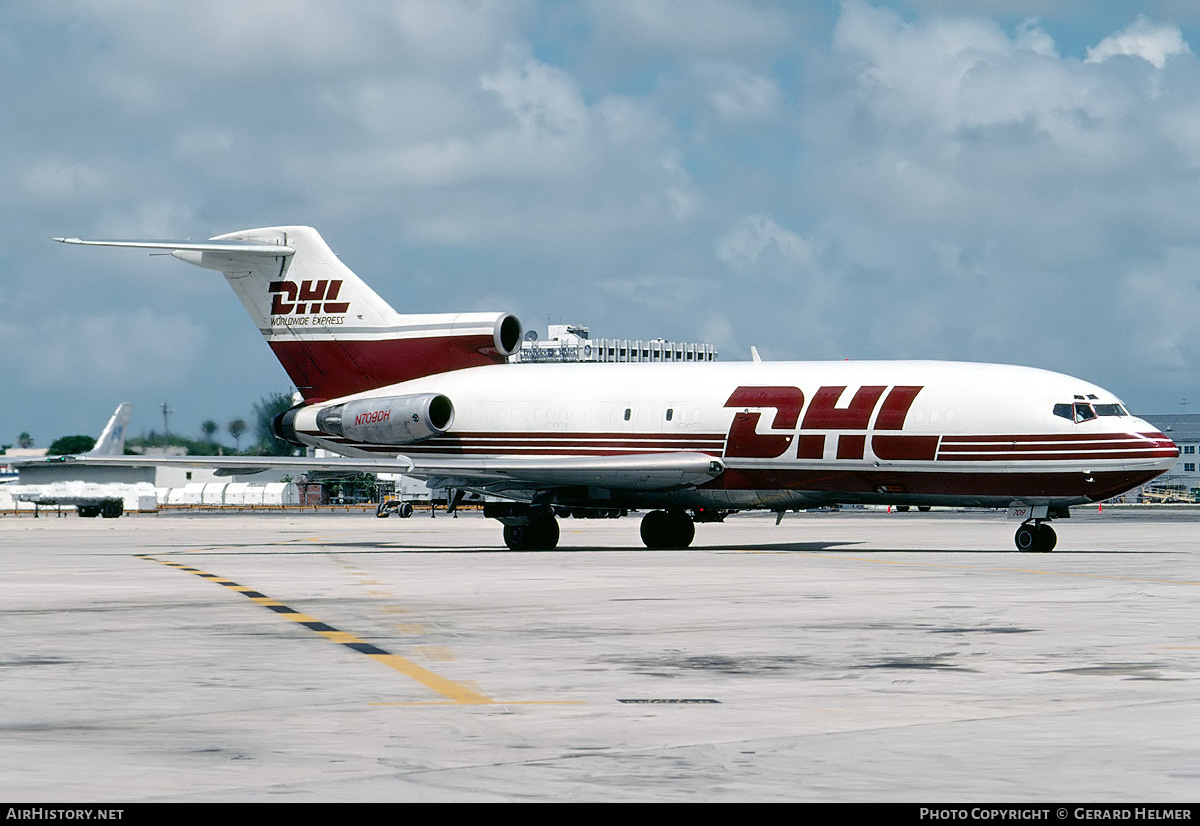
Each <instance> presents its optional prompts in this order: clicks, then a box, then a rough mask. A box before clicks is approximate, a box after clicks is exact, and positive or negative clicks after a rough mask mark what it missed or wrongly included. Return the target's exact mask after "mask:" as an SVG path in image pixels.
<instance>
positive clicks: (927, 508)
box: [917, 505, 930, 513]
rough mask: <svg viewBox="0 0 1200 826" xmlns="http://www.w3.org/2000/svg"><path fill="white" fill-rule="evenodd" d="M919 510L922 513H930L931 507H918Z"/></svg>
mask: <svg viewBox="0 0 1200 826" xmlns="http://www.w3.org/2000/svg"><path fill="white" fill-rule="evenodd" d="M917 510H919V511H920V512H921V513H929V510H930V508H929V505H917Z"/></svg>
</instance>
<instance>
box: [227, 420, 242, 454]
mask: <svg viewBox="0 0 1200 826" xmlns="http://www.w3.org/2000/svg"><path fill="white" fill-rule="evenodd" d="M226 429H227V430H228V431H229V435H230V436H232V437H233V445H234V450H241V449H242V434H243V433H245V432H246V422H245V420H243V419H234V420H233V421H232V422H230V423H229V424H228V425H226Z"/></svg>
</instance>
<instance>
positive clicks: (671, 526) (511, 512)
mask: <svg viewBox="0 0 1200 826" xmlns="http://www.w3.org/2000/svg"><path fill="white" fill-rule="evenodd" d="M489 511H490V513H489ZM484 515H485V516H489V517H491V518H493V519H499V520H500V521H501V522H503V523H504V544H505V545H507V546H508V547H509V549H510V550H514V551H552V550H554V549H555V548H556V547H557V546H558V538H559V529H558V519H557V518H556V517H555V515H554V509H553V508H531V507H525V506H514V505H509V504H503V505H485V506H484ZM722 515H723V514H717V515H715V516H714V517H713V518H711V519H708V520H706V519H705V518H704V517H705V514H703V513H701V514H699V516H698V517H697V518H699V519H700V520H701V521H720V516H722ZM641 534H642V542H644V543H645V544H646V547H647V548H651V549H654V550H664V549H668V548H686V547H688V546H689V545H691V544H692V540H693V539H694V538H695V537H696V525H695V523H694V522H693V520H692V517H691V516H690V515H689V514H688V513H687V511H683V510H675V509H672V510H659V511H650V513H648V514H646V515H645V516H643V517H642V526H641Z"/></svg>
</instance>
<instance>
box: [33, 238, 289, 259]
mask: <svg viewBox="0 0 1200 826" xmlns="http://www.w3.org/2000/svg"><path fill="white" fill-rule="evenodd" d="M50 240H52V241H58V242H60V243H63V244H79V245H82V246H85V247H134V248H135V249H147V250H172V251H174V250H186V251H188V252H227V253H231V252H232V253H238V254H242V255H244V254H247V253H249V254H251V255H269V256H272V257H274V256H277V255H291V254H292V253H294V252H295V251H296V250H295V248H293V247H289V246H287V245H285V244H269V243H265V242H261V241H88V240H84V239H82V238H52V239H50Z"/></svg>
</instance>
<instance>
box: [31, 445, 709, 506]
mask: <svg viewBox="0 0 1200 826" xmlns="http://www.w3.org/2000/svg"><path fill="white" fill-rule="evenodd" d="M39 463H45V464H50V463H60V464H79V465H95V466H108V467H136V466H143V467H144V466H146V465H152V466H161V467H194V468H215V469H216V471H217V474H218V475H223V476H231V475H233V474H245V473H258V472H260V471H264V470H294V471H297V472H301V471H305V470H324V471H343V472H347V473H400V474H403V475H405V476H412V477H414V478H416V479H422V480H424V481H425V482H426V483H427V484H429V486H430V487H454V488H468V489H472V490H481V491H489V492H493V493H497V494H498V495H503V491H506V490H508V491H529V490H544V489H552V488H561V487H576V486H584V487H602V488H617V489H623V490H672V489H678V488H686V487H693V486H696V485H701V484H704V483H705V482H707V481H709V480H711V479H715V478H716V477H717V476H720V475H721V474H722V473H723V472H724V471H725V465H724V463H723V462H722V461H721V460H720V459H718V458H717V457H715V456H710V455H708V454H707V453H690V452H679V453H654V454H630V455H624V456H498V457H495V458H487V459H483V458H473V457H462V458H458V457H450V458H420V459H413V458H410V457H408V456H403V455H399V456H396V458H395V459H377V458H365V459H358V458H354V457H349V456H330V457H327V458H315V457H308V456H93V455H80V456H55V457H51V458H48V459H41V460H39ZM29 464H33V462H30V463H29Z"/></svg>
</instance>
